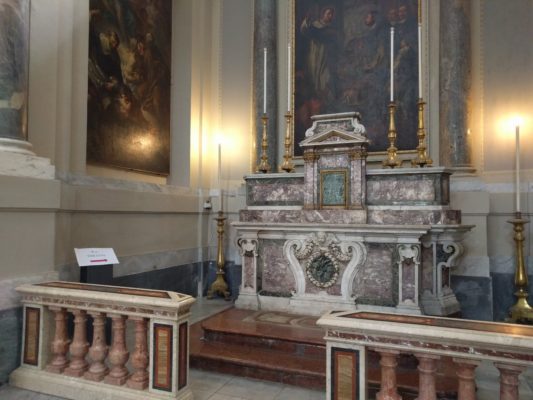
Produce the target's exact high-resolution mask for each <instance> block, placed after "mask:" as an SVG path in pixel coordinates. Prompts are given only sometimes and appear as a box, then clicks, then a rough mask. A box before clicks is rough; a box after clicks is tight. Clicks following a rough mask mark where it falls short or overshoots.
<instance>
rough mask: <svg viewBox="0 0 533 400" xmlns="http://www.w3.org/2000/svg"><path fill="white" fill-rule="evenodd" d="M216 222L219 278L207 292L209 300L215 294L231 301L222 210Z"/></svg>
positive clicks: (224, 218) (224, 219)
mask: <svg viewBox="0 0 533 400" xmlns="http://www.w3.org/2000/svg"><path fill="white" fill-rule="evenodd" d="M215 221H217V236H218V250H217V278H216V279H215V281H214V282H213V283H212V284H211V287H210V288H209V290H208V291H207V298H208V299H212V298H213V297H214V296H215V294H217V293H218V294H220V295H221V296H224V300H231V298H230V293H229V288H228V284H227V283H226V281H225V280H224V275H225V273H224V264H225V260H224V222H225V221H226V217H224V212H223V211H222V210H219V211H218V217H217V218H215Z"/></svg>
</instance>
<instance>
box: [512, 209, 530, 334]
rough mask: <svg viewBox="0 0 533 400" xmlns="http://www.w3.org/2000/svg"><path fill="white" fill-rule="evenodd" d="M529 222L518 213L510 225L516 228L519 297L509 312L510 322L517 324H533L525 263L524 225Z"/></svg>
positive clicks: (516, 284)
mask: <svg viewBox="0 0 533 400" xmlns="http://www.w3.org/2000/svg"><path fill="white" fill-rule="evenodd" d="M528 222H529V221H528V220H526V219H523V218H522V214H521V213H520V212H519V211H517V212H516V213H515V218H514V219H512V220H510V221H509V223H511V224H513V226H514V228H513V229H514V241H515V245H516V269H515V275H514V284H515V288H516V292H515V293H514V294H515V296H516V297H517V300H516V304H515V305H514V306H512V307H511V309H510V310H509V319H508V320H509V321H510V322H515V323H526V324H533V308H531V306H530V305H529V303H528V301H527V297H528V277H527V270H526V266H525V263H524V250H523V248H524V240H525V237H524V225H525V224H527V223H528Z"/></svg>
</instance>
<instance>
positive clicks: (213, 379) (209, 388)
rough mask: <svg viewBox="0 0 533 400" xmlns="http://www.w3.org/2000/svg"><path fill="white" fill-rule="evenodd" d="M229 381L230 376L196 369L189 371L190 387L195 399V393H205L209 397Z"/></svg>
mask: <svg viewBox="0 0 533 400" xmlns="http://www.w3.org/2000/svg"><path fill="white" fill-rule="evenodd" d="M231 379H232V377H231V376H230V375H223V374H219V373H216V372H209V371H202V370H198V369H191V370H190V371H189V380H190V387H191V390H192V391H193V393H194V394H195V398H196V392H197V391H201V392H206V393H208V394H209V395H212V394H214V393H215V392H216V391H218V390H219V389H220V388H221V387H222V386H224V385H225V384H226V383H228V382H229V381H230V380H231Z"/></svg>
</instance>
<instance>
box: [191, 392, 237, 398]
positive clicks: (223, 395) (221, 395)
mask: <svg viewBox="0 0 533 400" xmlns="http://www.w3.org/2000/svg"><path fill="white" fill-rule="evenodd" d="M194 400H196V396H195V397H194ZM209 400H246V399H243V398H242V397H234V396H227V395H225V394H220V393H215V394H214V395H213V396H211V397H210V398H209Z"/></svg>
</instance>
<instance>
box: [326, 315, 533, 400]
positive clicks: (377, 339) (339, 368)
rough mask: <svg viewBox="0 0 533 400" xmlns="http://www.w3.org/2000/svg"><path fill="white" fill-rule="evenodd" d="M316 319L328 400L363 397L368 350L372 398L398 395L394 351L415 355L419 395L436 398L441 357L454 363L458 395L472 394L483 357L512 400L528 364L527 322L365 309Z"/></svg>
mask: <svg viewBox="0 0 533 400" xmlns="http://www.w3.org/2000/svg"><path fill="white" fill-rule="evenodd" d="M317 324H318V325H319V326H322V327H324V328H325V329H326V336H325V339H326V342H327V365H328V367H327V375H328V379H327V382H328V383H327V385H328V388H327V399H328V400H330V399H345V398H346V399H352V398H356V399H358V400H362V399H366V398H367V397H366V396H367V381H366V373H367V371H368V369H367V365H366V360H367V352H368V351H369V350H370V351H375V352H377V353H378V354H379V355H380V368H381V386H380V391H379V392H377V393H376V399H378V400H383V399H401V396H399V394H398V391H397V383H396V382H397V381H396V379H397V378H396V367H397V365H398V357H399V355H400V354H409V355H414V356H415V357H416V358H417V359H418V362H419V364H418V374H419V389H418V390H419V395H418V399H419V400H435V399H436V371H437V367H436V365H437V362H438V361H439V359H440V358H441V357H451V359H452V361H453V362H454V363H455V371H456V375H457V388H456V389H457V396H458V399H459V400H471V399H475V398H477V395H476V390H477V386H476V383H475V379H476V375H475V369H476V367H477V366H478V365H479V364H480V363H481V362H483V361H489V362H492V363H494V366H495V367H496V368H497V369H498V370H499V372H500V399H504V400H518V390H519V379H518V377H519V375H520V373H521V372H523V371H524V370H525V369H526V368H527V367H532V366H533V327H531V326H525V325H517V324H508V323H500V322H487V321H474V320H466V319H455V318H444V317H430V316H420V315H402V314H392V313H381V312H368V311H356V312H354V311H333V312H330V313H328V314H326V315H324V316H322V317H321V318H320V319H319V320H318V321H317Z"/></svg>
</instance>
